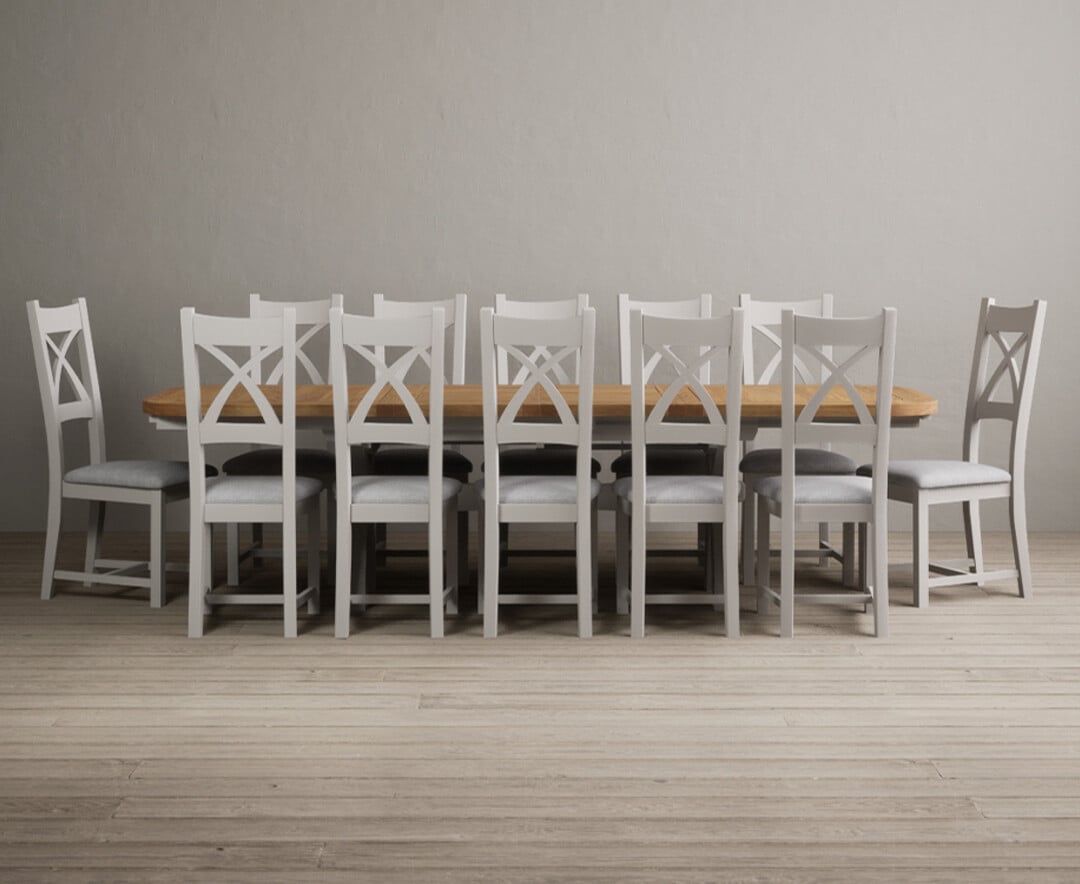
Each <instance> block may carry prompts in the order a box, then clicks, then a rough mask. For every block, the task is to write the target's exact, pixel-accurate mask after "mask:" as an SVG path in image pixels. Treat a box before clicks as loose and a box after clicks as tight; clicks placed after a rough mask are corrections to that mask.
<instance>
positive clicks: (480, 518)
mask: <svg viewBox="0 0 1080 884" xmlns="http://www.w3.org/2000/svg"><path fill="white" fill-rule="evenodd" d="M476 540H477V551H476V613H477V614H483V613H484V549H485V547H484V507H483V506H482V505H481V507H480V509H479V510H477V512H476Z"/></svg>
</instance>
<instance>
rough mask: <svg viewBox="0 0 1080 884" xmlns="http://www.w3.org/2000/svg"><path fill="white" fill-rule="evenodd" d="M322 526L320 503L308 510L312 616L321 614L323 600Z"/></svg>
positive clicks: (309, 581) (309, 579)
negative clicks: (321, 593) (320, 595)
mask: <svg viewBox="0 0 1080 884" xmlns="http://www.w3.org/2000/svg"><path fill="white" fill-rule="evenodd" d="M321 527H322V526H321V525H320V515H319V504H318V501H316V503H315V504H314V505H313V506H312V507H311V509H310V510H308V517H307V555H306V556H305V559H306V562H307V585H308V586H309V587H311V588H312V589H313V590H314V592H312V593H311V595H309V596H308V601H307V612H308V614H310V615H315V614H318V613H319V607H320V604H321V599H320V598H319V590H320V589H321V583H322V579H321V578H322V531H321Z"/></svg>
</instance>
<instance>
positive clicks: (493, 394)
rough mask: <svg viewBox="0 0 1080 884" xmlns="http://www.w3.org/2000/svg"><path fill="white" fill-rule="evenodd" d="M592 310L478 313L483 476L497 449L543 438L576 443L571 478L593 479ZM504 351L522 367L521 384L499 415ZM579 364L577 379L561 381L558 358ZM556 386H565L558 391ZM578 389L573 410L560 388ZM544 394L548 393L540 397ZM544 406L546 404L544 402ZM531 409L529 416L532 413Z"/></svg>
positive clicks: (493, 469) (490, 472) (494, 465)
mask: <svg viewBox="0 0 1080 884" xmlns="http://www.w3.org/2000/svg"><path fill="white" fill-rule="evenodd" d="M595 345H596V311H595V310H593V309H592V308H591V307H586V308H584V309H583V310H582V312H581V314H580V315H578V316H569V317H565V318H562V319H529V318H519V317H515V316H503V315H500V314H497V313H495V311H493V310H492V309H491V308H490V307H485V308H484V309H483V310H481V311H480V350H481V352H480V361H481V368H482V375H483V377H482V379H483V403H484V457H485V463H486V466H485V468H484V469H485V471H486V473H487V476H488V479H489V480H491V478H492V476H494V477H495V479H496V480H497V478H498V463H499V456H498V452H499V446H500V445H503V444H516V443H542V444H550V445H575V446H577V475H578V476H579V477H581V476H591V475H592V473H591V458H592V400H593V367H594V354H595ZM499 352H503V353H505V354H506V356H507V357H508V359H512V360H513V361H514V363H515V364H516V365H520V366H521V370H520V371H516V372H515V376H516V377H519V378H521V380H520V381H518V382H517V383H518V384H519V385H520V386H518V388H517V389H516V390H514V393H513V395H512V397H511V398H510V401H509V402H508V403H507V406H506V408H505V409H503V411H502V412H501V413H500V412H499V410H498V405H499V403H498V384H499V380H498V375H497V371H496V361H497V359H496V357H497V355H498V353H499ZM569 359H574V360H575V361H576V362H578V364H579V366H580V369H579V374H578V381H577V382H576V384H575V383H574V382H568V381H567V373H566V371H565V369H563V368H562V363H564V362H566V361H567V360H569ZM560 385H563V387H562V388H560ZM567 386H569V387H573V388H574V389H575V391H576V392H577V413H576V414H575V413H574V409H573V407H572V406H571V404H570V403H569V402H568V401H567V398H566V395H565V394H566V387H567ZM545 394H546V395H545ZM539 403H543V404H544V405H545V406H547V407H548V408H551V407H553V408H554V410H555V416H554V418H551V417H547V418H538V417H536V412H535V410H534V408H533V406H536V405H538V404H539ZM549 403H550V405H549ZM530 412H532V414H530Z"/></svg>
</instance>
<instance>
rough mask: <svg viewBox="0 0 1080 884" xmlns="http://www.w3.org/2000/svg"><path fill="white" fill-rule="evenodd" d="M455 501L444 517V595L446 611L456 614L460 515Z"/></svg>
mask: <svg viewBox="0 0 1080 884" xmlns="http://www.w3.org/2000/svg"><path fill="white" fill-rule="evenodd" d="M462 515H463V513H460V512H458V508H457V503H456V502H454V501H451V502H450V504H449V505H448V507H447V509H446V511H445V515H444V519H445V525H446V566H445V567H446V583H447V586H448V587H449V590H450V592H449V593H448V594H447V597H446V613H447V614H457V612H458V592H459V590H460V589H461V561H460V556H461V538H460V536H459V535H460V529H461V516H462Z"/></svg>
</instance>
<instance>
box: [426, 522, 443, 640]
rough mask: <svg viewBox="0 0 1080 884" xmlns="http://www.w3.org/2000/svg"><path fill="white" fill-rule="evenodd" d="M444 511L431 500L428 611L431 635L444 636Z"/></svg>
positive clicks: (434, 636)
mask: <svg viewBox="0 0 1080 884" xmlns="http://www.w3.org/2000/svg"><path fill="white" fill-rule="evenodd" d="M445 586H446V584H445V583H444V582H443V512H442V506H441V504H439V503H436V502H435V501H432V502H431V505H430V507H429V513H428V613H429V615H430V617H429V619H430V621H431V637H432V638H442V637H443V632H444V631H445V626H444V624H443V589H444V588H445Z"/></svg>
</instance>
